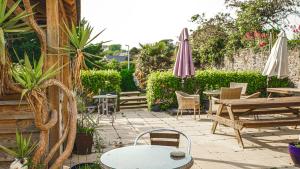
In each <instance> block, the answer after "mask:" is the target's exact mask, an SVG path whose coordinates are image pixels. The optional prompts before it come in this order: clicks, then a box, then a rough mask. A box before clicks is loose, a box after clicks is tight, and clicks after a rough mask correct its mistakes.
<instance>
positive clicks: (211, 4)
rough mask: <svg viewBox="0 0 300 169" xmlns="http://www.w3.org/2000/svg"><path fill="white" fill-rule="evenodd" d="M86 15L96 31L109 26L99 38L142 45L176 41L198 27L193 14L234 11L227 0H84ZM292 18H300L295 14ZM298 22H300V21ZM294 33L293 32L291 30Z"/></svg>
mask: <svg viewBox="0 0 300 169" xmlns="http://www.w3.org/2000/svg"><path fill="white" fill-rule="evenodd" d="M81 3H82V4H81V10H82V14H81V15H82V18H83V17H84V18H85V19H86V20H88V21H89V22H90V24H91V25H92V26H93V27H94V34H96V33H98V32H100V31H102V30H103V29H106V30H105V31H104V32H103V34H101V35H100V36H99V37H98V38H97V39H96V40H95V42H101V41H111V42H109V43H107V44H122V45H123V48H124V49H126V46H125V45H129V46H130V48H132V47H134V46H135V47H139V43H141V44H145V43H153V42H157V41H159V40H162V39H173V40H175V42H176V41H177V39H178V36H179V34H180V32H181V30H182V29H183V28H185V27H187V28H188V29H196V27H197V24H195V23H192V22H191V21H190V18H191V17H192V16H193V15H195V14H202V13H205V14H206V16H207V17H212V16H214V15H215V14H217V13H218V12H230V13H234V11H230V10H229V9H226V6H225V5H224V0H82V1H81ZM291 20H292V22H293V21H296V20H297V21H296V22H298V21H299V19H296V18H292V19H291ZM297 24H300V22H298V23H297ZM288 35H291V33H288Z"/></svg>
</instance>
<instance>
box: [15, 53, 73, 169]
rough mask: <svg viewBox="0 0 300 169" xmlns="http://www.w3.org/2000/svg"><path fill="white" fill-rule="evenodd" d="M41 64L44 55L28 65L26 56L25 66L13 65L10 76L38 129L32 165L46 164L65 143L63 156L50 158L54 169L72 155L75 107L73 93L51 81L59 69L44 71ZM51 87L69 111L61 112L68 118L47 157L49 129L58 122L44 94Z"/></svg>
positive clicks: (55, 113)
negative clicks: (64, 99) (62, 94)
mask: <svg viewBox="0 0 300 169" xmlns="http://www.w3.org/2000/svg"><path fill="white" fill-rule="evenodd" d="M43 65H44V57H43V56H41V57H40V59H39V61H38V62H34V63H33V64H31V63H30V61H29V59H28V56H27V55H26V54H25V60H24V64H21V63H19V64H16V65H14V66H13V67H12V68H11V73H12V76H13V78H14V80H15V81H16V82H18V83H19V84H20V86H21V87H22V88H23V91H22V97H25V98H26V100H27V102H28V103H29V105H30V107H31V109H32V110H33V112H34V123H35V126H36V127H37V128H38V129H39V130H40V134H39V143H38V147H37V149H36V151H35V153H34V155H33V158H32V163H33V165H34V166H37V165H38V164H39V163H40V162H41V160H42V159H43V162H42V163H43V164H45V165H47V164H48V163H49V161H50V160H51V159H52V158H53V156H54V154H55V153H56V152H57V151H58V150H59V149H60V146H61V145H62V144H63V143H64V142H65V141H66V140H67V141H66V144H65V145H66V147H65V149H64V151H63V152H62V154H61V155H60V156H59V157H58V158H57V159H53V160H54V161H55V162H54V163H53V164H52V166H51V167H50V168H51V169H56V168H59V167H61V166H62V164H63V162H64V161H65V160H66V159H67V158H68V157H69V155H70V154H71V152H72V149H73V145H74V141H75V137H76V121H77V107H76V99H75V97H74V95H73V93H72V91H70V90H69V89H68V88H67V87H66V86H65V85H63V84H62V83H61V82H60V81H58V80H55V79H52V77H53V76H55V75H56V74H57V73H58V72H59V70H60V68H56V65H53V66H52V67H50V68H49V69H48V70H44V71H43ZM52 86H56V87H58V88H59V89H60V90H61V91H63V93H64V94H65V96H66V99H67V101H68V107H69V111H64V112H63V114H64V117H67V118H66V119H64V120H63V123H64V124H65V126H64V129H63V134H62V136H61V137H60V139H59V140H58V141H57V143H55V144H54V146H53V147H51V148H50V150H48V151H47V154H46V150H47V149H46V148H47V147H48V144H49V142H48V141H49V138H48V136H49V130H50V129H51V128H52V127H53V126H54V125H55V124H56V123H57V121H58V113H57V111H56V110H53V109H52V107H51V105H49V103H48V100H47V95H46V89H48V88H49V87H52Z"/></svg>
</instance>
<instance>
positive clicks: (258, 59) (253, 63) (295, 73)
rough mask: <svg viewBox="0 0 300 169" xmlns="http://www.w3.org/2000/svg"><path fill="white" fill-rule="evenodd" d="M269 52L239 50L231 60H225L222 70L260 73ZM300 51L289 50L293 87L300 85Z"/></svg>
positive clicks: (290, 76) (290, 75) (290, 74)
mask: <svg viewBox="0 0 300 169" xmlns="http://www.w3.org/2000/svg"><path fill="white" fill-rule="evenodd" d="M269 54H270V52H269V51H263V52H259V53H255V52H254V51H253V50H250V49H247V50H241V51H239V52H237V53H236V54H235V55H234V56H233V57H232V58H227V57H226V58H225V60H224V65H223V66H222V69H224V70H258V71H262V70H263V68H264V66H265V64H266V62H267V59H268V56H269ZM299 75H300V50H299V49H294V50H289V78H290V79H291V81H292V82H294V84H295V85H297V86H299V85H298V84H300V83H299V82H300V76H299Z"/></svg>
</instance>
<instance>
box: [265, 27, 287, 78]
mask: <svg viewBox="0 0 300 169" xmlns="http://www.w3.org/2000/svg"><path fill="white" fill-rule="evenodd" d="M262 74H263V75H264V76H268V77H272V76H277V78H279V79H282V78H285V77H288V74H289V70H288V50H287V37H286V34H285V32H284V31H281V32H280V34H279V35H278V39H277V41H276V43H275V44H274V46H273V48H272V50H271V54H270V56H269V58H268V61H267V64H266V66H265V68H264V70H263V72H262Z"/></svg>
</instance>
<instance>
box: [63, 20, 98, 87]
mask: <svg viewBox="0 0 300 169" xmlns="http://www.w3.org/2000/svg"><path fill="white" fill-rule="evenodd" d="M64 30H65V32H66V34H67V36H68V39H69V41H70V45H69V46H67V47H65V48H63V49H64V50H67V51H68V52H69V53H71V66H72V76H73V79H74V80H73V88H74V89H75V90H76V89H81V79H80V70H81V69H83V68H86V65H85V60H86V59H87V60H88V57H97V56H94V55H92V54H89V53H87V52H84V49H85V48H86V47H87V46H88V45H89V44H91V42H92V41H93V40H95V39H96V38H97V37H98V36H99V35H100V34H101V33H102V32H103V31H104V30H102V31H101V32H99V33H98V34H96V35H95V36H93V37H92V36H91V34H92V32H93V28H92V27H91V26H90V24H89V23H88V22H86V21H82V22H81V23H80V24H79V26H78V27H76V26H75V25H74V24H73V23H72V25H71V28H69V27H68V26H67V25H66V24H65V29H64ZM99 59H100V58H99Z"/></svg>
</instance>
